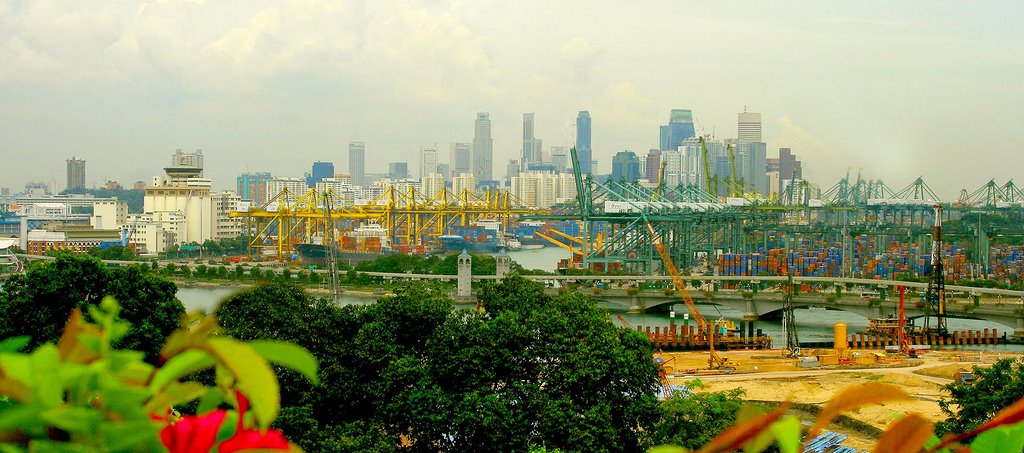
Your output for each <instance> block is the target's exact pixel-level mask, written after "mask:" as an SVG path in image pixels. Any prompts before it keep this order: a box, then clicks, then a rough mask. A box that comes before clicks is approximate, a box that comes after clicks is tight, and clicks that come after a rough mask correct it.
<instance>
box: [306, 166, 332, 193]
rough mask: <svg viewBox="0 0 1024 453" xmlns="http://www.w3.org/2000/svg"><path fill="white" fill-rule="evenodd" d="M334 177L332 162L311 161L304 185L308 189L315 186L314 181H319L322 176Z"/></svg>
mask: <svg viewBox="0 0 1024 453" xmlns="http://www.w3.org/2000/svg"><path fill="white" fill-rule="evenodd" d="M332 177H334V162H321V161H316V162H313V168H312V169H311V170H310V172H309V174H308V175H306V185H307V186H309V188H310V189H312V188H314V187H316V183H318V182H320V181H321V180H323V179H324V178H332Z"/></svg>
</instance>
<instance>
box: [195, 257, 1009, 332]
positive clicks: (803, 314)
mask: <svg viewBox="0 0 1024 453" xmlns="http://www.w3.org/2000/svg"><path fill="white" fill-rule="evenodd" d="M509 256H510V257H511V258H512V259H513V260H515V261H516V262H517V263H519V264H520V265H521V266H523V267H524V268H526V269H541V270H546V271H554V270H555V268H556V266H557V264H558V260H560V259H564V258H568V252H567V251H566V250H564V249H561V248H558V247H544V248H541V249H534V250H517V251H514V252H509ZM240 290H241V288H239V287H213V288H179V289H178V298H179V299H180V300H181V301H182V303H184V304H185V307H186V308H187V309H203V310H205V311H207V312H210V311H213V309H214V308H216V306H217V303H219V302H220V301H221V300H222V299H224V298H225V297H227V296H230V295H231V294H234V293H235V292H237V291H240ZM373 302H374V300H373V299H370V298H361V297H350V296H342V298H341V301H340V303H341V304H343V305H350V304H358V305H367V304H371V303H373ZM599 304H600V305H601V306H603V307H605V308H607V309H608V311H609V312H610V313H611V314H612V315H613V316H614V315H616V314H618V315H622V317H623V318H624V319H626V321H627V322H629V323H630V324H632V325H634V326H651V327H652V328H653V327H655V326H661V327H667V326H668V325H669V323H670V322H671V319H670V317H669V311H667V310H666V311H661V312H655V311H650V312H647V313H639V314H637V313H627V312H626V308H625V307H623V306H620V305H617V304H609V303H606V302H601V301H599ZM697 307H698V308H699V309H700V311H701V313H702V314H704V316H705V317H706V318H708V319H709V320H711V319H719V318H724V319H731V320H733V321H736V322H737V325H739V321H740V320H741V319H742V318H743V314H742V313H740V312H739V311H737V310H733V309H731V308H728V307H723V306H718V305H711V304H697ZM672 309H673V310H674V311H675V313H676V318H675V320H676V323H678V324H682V323H683V319H682V318H683V313H685V312H686V306H685V305H684V304H682V303H678V304H676V305H674V306H673V307H672ZM794 316H795V318H796V323H797V332H798V335H799V338H800V341H801V342H821V341H831V340H832V338H833V333H832V332H833V326H834V325H835V323H837V322H844V323H846V326H847V328H846V329H847V331H848V332H850V333H851V334H852V333H856V332H861V331H863V330H864V329H865V328H867V326H868V319H867V318H864V317H862V316H860V315H856V314H853V313H849V312H845V311H841V310H820V309H818V310H812V309H806V308H803V309H797V310H796V311H795V312H794ZM613 320H614V322H615V323H616V324H618V323H619V321H618V320H615V319H614V318H613ZM947 324H948V326H949V328H950V329H951V330H983V329H996V330H998V331H999V332H1000V335H1002V332H1008V333H1010V334H1012V333H1013V329H1012V328H1010V327H1007V326H1004V325H1002V324H998V323H994V322H990V321H982V320H973V319H955V318H950V319H948V320H947ZM754 327H755V328H756V329H761V330H762V331H763V332H764V333H766V334H768V335H771V336H772V338H774V339H775V341H774V343H775V346H776V347H778V346H781V345H783V344H784V343H785V338H786V337H785V333H784V332H783V330H782V322H781V321H769V320H759V321H757V322H756V323H755V326H754ZM959 348H961V349H965V350H970V349H980V348H984V349H986V350H997V351H1007V352H1010V351H1012V352H1024V345H998V346H959Z"/></svg>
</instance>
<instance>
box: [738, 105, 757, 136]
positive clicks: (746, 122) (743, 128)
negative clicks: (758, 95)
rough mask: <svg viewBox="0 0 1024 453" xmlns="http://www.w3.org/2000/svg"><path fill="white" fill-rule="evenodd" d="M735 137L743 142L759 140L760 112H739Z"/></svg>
mask: <svg viewBox="0 0 1024 453" xmlns="http://www.w3.org/2000/svg"><path fill="white" fill-rule="evenodd" d="M737 126H738V127H737V133H736V139H737V140H740V141H744V142H759V141H761V114H760V113H754V112H743V113H740V114H739V121H738V123H737Z"/></svg>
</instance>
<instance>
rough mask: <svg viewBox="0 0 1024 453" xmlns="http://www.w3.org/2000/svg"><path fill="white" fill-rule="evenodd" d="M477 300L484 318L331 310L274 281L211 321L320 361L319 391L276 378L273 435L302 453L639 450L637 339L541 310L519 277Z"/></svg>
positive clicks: (435, 294) (440, 298) (382, 309)
mask: <svg viewBox="0 0 1024 453" xmlns="http://www.w3.org/2000/svg"><path fill="white" fill-rule="evenodd" d="M482 294H483V295H484V296H483V299H484V300H483V306H484V307H485V309H486V313H479V312H477V311H475V310H468V309H462V308H458V307H456V306H455V305H454V304H453V302H452V300H451V299H450V298H449V297H448V295H447V294H446V293H443V292H440V291H438V290H436V289H433V288H430V287H422V286H412V287H409V288H407V289H400V290H398V291H396V293H395V295H394V296H393V297H388V298H384V299H381V300H380V301H378V302H377V303H375V304H372V305H368V306H346V307H337V306H335V305H333V304H332V303H329V302H325V301H317V300H313V299H310V298H308V297H307V296H305V295H303V294H302V292H301V290H299V289H297V288H295V287H292V286H290V285H288V284H285V283H281V282H275V283H272V284H270V285H267V286H264V287H261V288H257V289H254V290H252V291H249V292H247V293H243V294H241V295H238V296H235V297H233V298H231V299H228V300H226V301H225V302H224V303H223V304H222V305H221V307H220V308H219V309H218V311H217V315H218V317H219V318H220V322H221V325H222V326H223V327H224V328H225V330H226V333H228V334H230V335H233V336H236V337H238V338H242V339H255V338H277V339H282V340H289V341H295V342H297V343H298V344H300V345H302V346H304V347H306V348H307V349H309V350H310V351H311V352H312V353H313V354H314V355H315V356H317V358H318V360H319V361H320V365H321V367H320V374H321V375H320V378H321V379H320V382H321V384H320V385H318V386H316V387H312V388H301V387H299V386H298V385H299V384H298V383H296V382H291V381H289V380H288V379H287V378H286V377H282V398H283V399H282V401H284V408H283V409H282V417H281V420H280V423H281V425H280V426H281V427H282V428H283V429H284V431H285V432H286V433H287V434H288V435H289V437H290V438H292V439H293V440H295V441H296V442H298V443H299V444H300V445H301V446H302V447H303V448H305V449H307V450H309V451H320V450H327V449H329V450H331V451H389V450H392V449H399V448H400V449H403V450H407V451H431V452H436V451H525V450H527V449H528V447H529V446H530V445H544V446H546V447H547V448H561V449H564V450H568V451H638V450H642V449H643V448H644V447H646V446H647V444H646V441H645V440H644V439H645V437H644V435H643V432H642V428H641V427H643V426H648V424H649V423H652V422H653V421H654V420H656V419H657V415H658V412H657V409H658V403H657V400H656V398H655V393H656V391H657V389H658V378H657V370H656V368H655V365H654V362H653V360H652V358H651V349H650V346H649V343H648V342H647V340H646V338H644V337H643V336H642V335H640V334H639V333H637V332H633V331H629V330H626V329H617V328H615V327H614V326H613V325H612V324H611V323H610V322H608V319H607V314H606V313H605V312H604V311H603V310H601V309H599V308H598V307H597V306H596V305H595V303H594V302H593V300H591V299H589V298H587V297H586V296H582V295H579V294H567V295H563V296H559V297H557V298H549V297H547V296H544V294H543V291H541V289H540V286H539V285H537V284H534V283H530V282H527V281H525V280H523V279H522V278H519V277H510V278H508V279H506V280H505V281H503V282H501V283H496V284H493V285H491V286H489V287H487V288H485V289H484V291H483V293H482ZM499 298H500V299H502V301H504V302H508V303H502V302H501V301H499V300H497V299H499ZM509 301H520V302H521V303H512V302H509ZM403 445H404V446H403Z"/></svg>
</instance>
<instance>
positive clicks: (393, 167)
mask: <svg viewBox="0 0 1024 453" xmlns="http://www.w3.org/2000/svg"><path fill="white" fill-rule="evenodd" d="M408 177H409V164H408V163H407V162H391V163H390V164H388V178H389V179H407V178H408Z"/></svg>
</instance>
